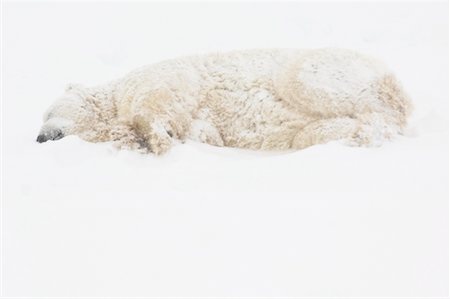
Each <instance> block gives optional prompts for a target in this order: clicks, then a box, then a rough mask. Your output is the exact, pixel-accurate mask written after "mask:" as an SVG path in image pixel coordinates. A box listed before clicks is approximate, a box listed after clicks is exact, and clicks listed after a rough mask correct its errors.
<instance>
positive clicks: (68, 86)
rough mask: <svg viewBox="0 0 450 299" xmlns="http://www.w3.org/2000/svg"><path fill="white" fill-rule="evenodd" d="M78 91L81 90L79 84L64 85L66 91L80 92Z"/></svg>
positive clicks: (81, 86)
mask: <svg viewBox="0 0 450 299" xmlns="http://www.w3.org/2000/svg"><path fill="white" fill-rule="evenodd" d="M80 89H83V85H81V84H73V83H69V84H67V85H66V91H71V90H80Z"/></svg>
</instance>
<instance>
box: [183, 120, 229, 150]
mask: <svg viewBox="0 0 450 299" xmlns="http://www.w3.org/2000/svg"><path fill="white" fill-rule="evenodd" d="M188 136H189V138H190V139H192V140H195V141H198V142H201V143H207V144H210V145H215V146H223V145H224V143H223V139H222V137H221V136H220V133H219V131H218V130H217V128H216V127H214V126H213V125H212V124H211V123H210V122H208V121H205V120H199V119H196V120H194V121H193V122H192V124H191V127H190V130H189V133H188Z"/></svg>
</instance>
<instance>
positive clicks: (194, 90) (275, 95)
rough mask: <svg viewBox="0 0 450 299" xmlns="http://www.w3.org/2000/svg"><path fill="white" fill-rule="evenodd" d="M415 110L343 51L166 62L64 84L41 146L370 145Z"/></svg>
mask: <svg viewBox="0 0 450 299" xmlns="http://www.w3.org/2000/svg"><path fill="white" fill-rule="evenodd" d="M410 111H411V104H410V102H409V100H408V98H407V96H406V95H405V94H404V92H403V91H402V89H401V87H400V85H399V83H398V82H397V81H396V79H395V78H394V76H393V75H392V74H391V73H390V72H389V71H388V70H387V69H386V68H385V67H384V66H383V65H382V64H381V63H379V62H377V61H375V60H374V59H372V58H368V57H365V56H362V55H360V54H358V53H356V52H353V51H349V50H341V49H318V50H251V51H236V52H230V53H224V54H210V55H206V56H192V57H186V58H180V59H175V60H168V61H164V62H161V63H157V64H154V65H150V66H146V67H142V68H140V69H137V70H135V71H133V72H131V73H129V74H128V75H126V76H125V77H123V78H122V79H119V80H116V81H113V82H110V83H108V84H105V85H102V86H97V87H92V88H86V87H83V86H80V85H70V86H68V87H67V89H66V92H65V94H64V95H63V96H62V97H61V98H60V99H58V100H57V101H56V102H55V103H54V104H53V105H52V106H51V107H50V108H49V110H48V111H47V113H46V114H45V116H44V124H43V127H42V129H41V132H40V135H39V137H38V141H39V142H43V141H47V140H50V139H51V140H56V139H59V138H62V137H63V136H67V135H71V134H75V135H78V136H79V137H81V138H82V139H84V140H87V141H91V142H104V141H113V142H114V144H116V145H117V146H118V147H121V148H127V149H135V150H140V151H146V152H153V153H156V154H162V153H165V152H166V151H168V150H169V149H170V147H171V146H172V145H173V144H174V143H175V141H176V140H181V141H183V140H186V139H191V140H195V141H199V142H203V143H208V144H211V145H216V146H229V147H239V148H248V149H255V150H286V149H302V148H305V147H308V146H311V145H314V144H319V143H326V142H328V141H332V140H343V141H344V142H345V143H346V144H349V145H364V146H374V145H379V144H381V142H382V141H384V140H386V139H391V138H392V137H393V136H395V135H396V134H401V133H402V130H403V129H404V128H405V126H406V121H407V117H408V115H409V114H410Z"/></svg>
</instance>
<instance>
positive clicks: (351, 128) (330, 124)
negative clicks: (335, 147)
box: [292, 117, 360, 149]
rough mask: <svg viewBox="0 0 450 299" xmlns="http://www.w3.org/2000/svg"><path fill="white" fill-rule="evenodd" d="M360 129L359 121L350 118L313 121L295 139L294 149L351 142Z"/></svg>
mask: <svg viewBox="0 0 450 299" xmlns="http://www.w3.org/2000/svg"><path fill="white" fill-rule="evenodd" d="M359 127H360V125H359V121H358V120H356V119H353V118H349V117H344V118H332V119H321V120H317V121H313V122H311V123H309V124H307V125H306V126H305V127H303V128H302V129H301V130H300V132H299V133H298V134H297V135H296V136H295V137H294V140H293V142H292V148H294V149H303V148H306V147H309V146H312V145H315V144H321V143H327V142H329V141H333V140H340V139H346V140H349V139H351V138H352V137H353V136H354V135H355V134H356V133H357V132H358V129H359Z"/></svg>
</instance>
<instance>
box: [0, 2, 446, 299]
mask: <svg viewBox="0 0 450 299" xmlns="http://www.w3.org/2000/svg"><path fill="white" fill-rule="evenodd" d="M2 25H3V47H2V51H3V64H2V74H3V77H2V80H3V82H2V83H3V89H2V105H3V110H2V126H3V130H2V140H3V147H2V151H3V161H2V163H3V165H2V183H3V190H2V245H3V248H2V272H1V273H2V287H3V289H2V294H3V295H4V296H57V297H61V296H124V297H131V296H195V297H198V296H265V297H271V296H273V297H280V296H424V297H430V296H447V295H448V284H449V276H448V265H449V260H448V249H449V246H448V244H449V242H448V241H449V239H448V233H449V231H448V228H449V226H448V212H449V209H448V208H449V206H448V195H449V191H448V179H449V177H448V165H449V160H448V99H449V93H448V62H449V60H448V3H446V2H438V3H433V2H419V3H408V2H399V3H395V2H394V3H388V2H378V3H375V2H373V3H372V2H366V3H355V2H346V3H326V2H318V3H308V2H301V3H294V2H292V3H229V4H220V3H217V4H212V3H182V4H180V3H173V2H172V3H171V2H169V3H166V4H164V3H144V2H137V3H127V2H122V3H121V2H99V3H87V2H79V3H68V2H67V3H59V4H58V3H56V2H48V3H39V2H33V3H31V2H30V3H26V2H23V3H12V2H7V3H5V4H4V11H3V16H2ZM322 46H334V47H344V48H351V49H354V50H359V51H362V52H364V53H368V54H370V55H373V56H375V57H378V58H380V59H381V60H383V61H384V62H386V64H387V65H388V66H390V68H391V69H393V70H394V72H395V73H396V74H397V76H398V78H399V79H400V81H401V82H402V83H403V85H404V87H405V90H406V91H408V92H409V94H410V95H411V97H412V100H413V102H414V104H415V106H416V110H415V112H414V115H413V118H412V120H411V126H410V128H409V129H408V133H407V136H403V137H399V138H398V139H396V140H395V141H394V142H391V143H386V144H384V145H383V146H381V147H379V148H355V147H345V146H343V145H340V144H339V143H337V142H334V143H330V144H326V145H319V146H314V147H311V148H308V149H306V150H303V151H298V152H288V153H259V152H252V151H244V150H237V149H231V148H217V147H212V146H208V145H205V144H198V143H194V142H188V143H186V144H180V145H177V146H176V147H175V148H173V150H171V151H170V152H169V154H167V155H165V156H162V157H154V156H152V155H142V154H138V153H134V152H129V151H120V152H119V151H116V150H115V149H114V148H113V147H112V146H111V145H110V144H90V143H86V142H84V141H82V140H80V139H79V138H77V137H74V136H70V137H66V138H63V139H61V140H59V141H56V142H47V143H43V144H38V143H36V142H35V139H36V137H37V134H38V132H39V129H40V126H41V124H42V115H43V113H44V112H45V110H46V108H47V107H48V106H49V105H50V104H51V103H52V102H53V100H54V99H55V98H56V97H58V96H59V95H60V94H61V93H63V91H64V86H66V84H67V83H69V82H75V83H82V84H85V85H88V86H89V85H96V84H99V83H104V82H107V81H108V80H112V79H115V78H118V77H120V76H122V75H124V74H125V73H127V72H128V71H131V70H133V69H134V68H135V67H139V66H141V65H144V64H148V63H152V62H157V61H160V60H162V59H167V58H174V57H177V56H181V55H189V54H195V53H207V52H211V51H213V52H214V51H225V50H231V49H246V48H313V47H322Z"/></svg>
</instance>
